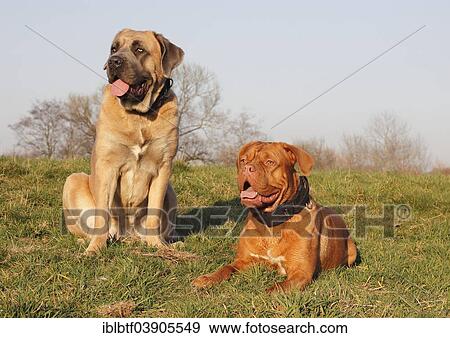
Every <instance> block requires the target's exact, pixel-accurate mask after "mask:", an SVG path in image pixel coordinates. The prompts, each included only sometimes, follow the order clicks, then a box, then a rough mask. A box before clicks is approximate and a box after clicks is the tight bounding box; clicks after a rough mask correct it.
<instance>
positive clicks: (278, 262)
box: [250, 249, 286, 275]
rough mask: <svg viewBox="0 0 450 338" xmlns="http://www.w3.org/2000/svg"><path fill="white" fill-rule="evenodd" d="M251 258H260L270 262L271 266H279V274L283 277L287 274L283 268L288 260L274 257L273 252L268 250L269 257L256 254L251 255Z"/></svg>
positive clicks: (282, 257)
mask: <svg viewBox="0 0 450 338" xmlns="http://www.w3.org/2000/svg"><path fill="white" fill-rule="evenodd" d="M250 256H252V257H255V258H259V259H263V260H266V261H268V262H269V263H270V264H273V265H277V267H278V272H279V273H280V274H282V275H285V274H286V270H285V269H284V267H283V264H282V263H283V262H284V261H285V260H286V258H284V256H277V257H275V256H272V250H271V249H269V250H267V255H257V254H254V253H250Z"/></svg>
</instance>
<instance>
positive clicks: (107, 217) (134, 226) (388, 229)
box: [61, 204, 412, 238]
mask: <svg viewBox="0 0 450 338" xmlns="http://www.w3.org/2000/svg"><path fill="white" fill-rule="evenodd" d="M327 208H331V209H332V210H334V212H335V213H334V214H332V215H339V216H342V217H344V219H345V220H346V223H347V228H348V230H349V231H351V232H352V233H353V234H354V235H353V236H354V237H355V238H365V237H366V236H367V233H368V231H369V229H380V230H382V233H383V237H384V238H392V237H394V235H395V228H396V227H397V226H398V225H399V224H401V223H402V222H405V221H408V220H410V219H411V217H412V210H411V208H410V206H408V205H406V204H384V205H382V207H381V212H379V213H376V214H374V213H373V212H371V211H369V207H368V206H367V205H333V206H327ZM328 210H329V209H328ZM318 211H319V212H320V209H319V210H318ZM248 212H249V208H242V207H240V206H208V207H182V208H178V209H171V210H169V211H167V210H157V209H150V208H111V209H110V210H105V209H88V210H81V209H65V210H63V219H62V222H61V225H62V227H61V229H62V231H63V233H66V232H67V227H68V226H73V225H78V226H79V227H80V228H81V229H82V231H83V232H85V233H86V234H88V235H90V236H93V235H102V234H105V233H108V231H109V227H110V223H111V222H114V223H115V224H117V226H118V227H119V228H120V231H121V233H123V234H125V233H129V232H130V231H132V232H134V233H135V234H137V235H142V236H148V235H150V236H152V235H153V236H154V235H161V233H160V230H159V229H149V228H146V227H145V224H146V219H147V218H148V217H152V216H155V215H160V217H164V218H166V219H167V220H169V221H171V222H174V224H172V226H173V228H174V229H175V234H173V236H175V237H177V236H179V234H180V233H186V234H188V233H193V232H201V231H204V230H205V229H206V228H208V235H209V236H210V237H218V238H222V237H239V235H240V229H241V226H240V225H241V224H242V223H243V222H244V221H245V219H246V217H247V215H248ZM315 212H317V210H316V211H315ZM309 213H311V211H310V210H309V209H307V208H305V209H303V210H302V219H308V217H310V216H311V215H310V214H309ZM64 216H65V217H64ZM282 216H283V217H286V216H285V215H282ZM328 216H330V215H328ZM96 218H101V219H102V222H101V223H100V224H103V226H102V227H99V228H95V227H94V223H95V219H96ZM273 219H274V220H276V219H277V214H276V213H274V214H273ZM230 224H231V226H230ZM324 226H326V222H325V224H324ZM283 227H285V228H287V229H291V230H295V231H297V232H298V233H299V235H300V236H307V235H308V234H307V233H306V232H305V233H303V232H302V227H301V226H299V223H297V222H294V221H289V220H287V221H286V222H284V223H283ZM130 229H131V230H130ZM177 233H178V234H177ZM169 235H170V234H169ZM246 236H250V237H251V236H252V234H251V232H249V233H247V234H246ZM255 236H256V235H255ZM258 236H260V234H258ZM267 236H279V234H278V235H277V234H273V233H271V232H268V233H267Z"/></svg>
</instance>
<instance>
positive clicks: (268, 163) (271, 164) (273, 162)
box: [264, 160, 275, 166]
mask: <svg viewBox="0 0 450 338" xmlns="http://www.w3.org/2000/svg"><path fill="white" fill-rule="evenodd" d="M264 163H265V164H266V165H268V166H273V165H275V161H273V160H266V162H264Z"/></svg>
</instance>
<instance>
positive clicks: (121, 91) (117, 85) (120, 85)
mask: <svg viewBox="0 0 450 338" xmlns="http://www.w3.org/2000/svg"><path fill="white" fill-rule="evenodd" d="M129 88H130V85H129V84H127V83H125V82H123V81H122V80H121V79H119V80H116V81H114V82H113V83H112V84H111V94H113V95H114V96H118V97H120V96H124V95H125V94H126V92H127V91H128V89H129Z"/></svg>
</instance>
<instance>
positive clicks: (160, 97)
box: [147, 77, 173, 114]
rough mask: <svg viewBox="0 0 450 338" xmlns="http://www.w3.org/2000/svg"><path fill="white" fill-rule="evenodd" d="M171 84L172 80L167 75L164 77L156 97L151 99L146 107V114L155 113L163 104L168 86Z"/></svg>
mask: <svg viewBox="0 0 450 338" xmlns="http://www.w3.org/2000/svg"><path fill="white" fill-rule="evenodd" d="M172 85H173V80H172V79H171V78H170V77H168V78H166V79H165V81H164V84H163V87H162V89H161V90H160V91H159V94H158V97H157V98H156V99H155V101H153V103H152V105H151V106H150V108H149V109H148V111H147V113H148V114H153V113H155V112H156V111H157V110H158V109H159V108H161V106H162V105H163V103H164V101H165V99H166V98H167V97H168V93H169V90H170V88H171V87H172Z"/></svg>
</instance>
